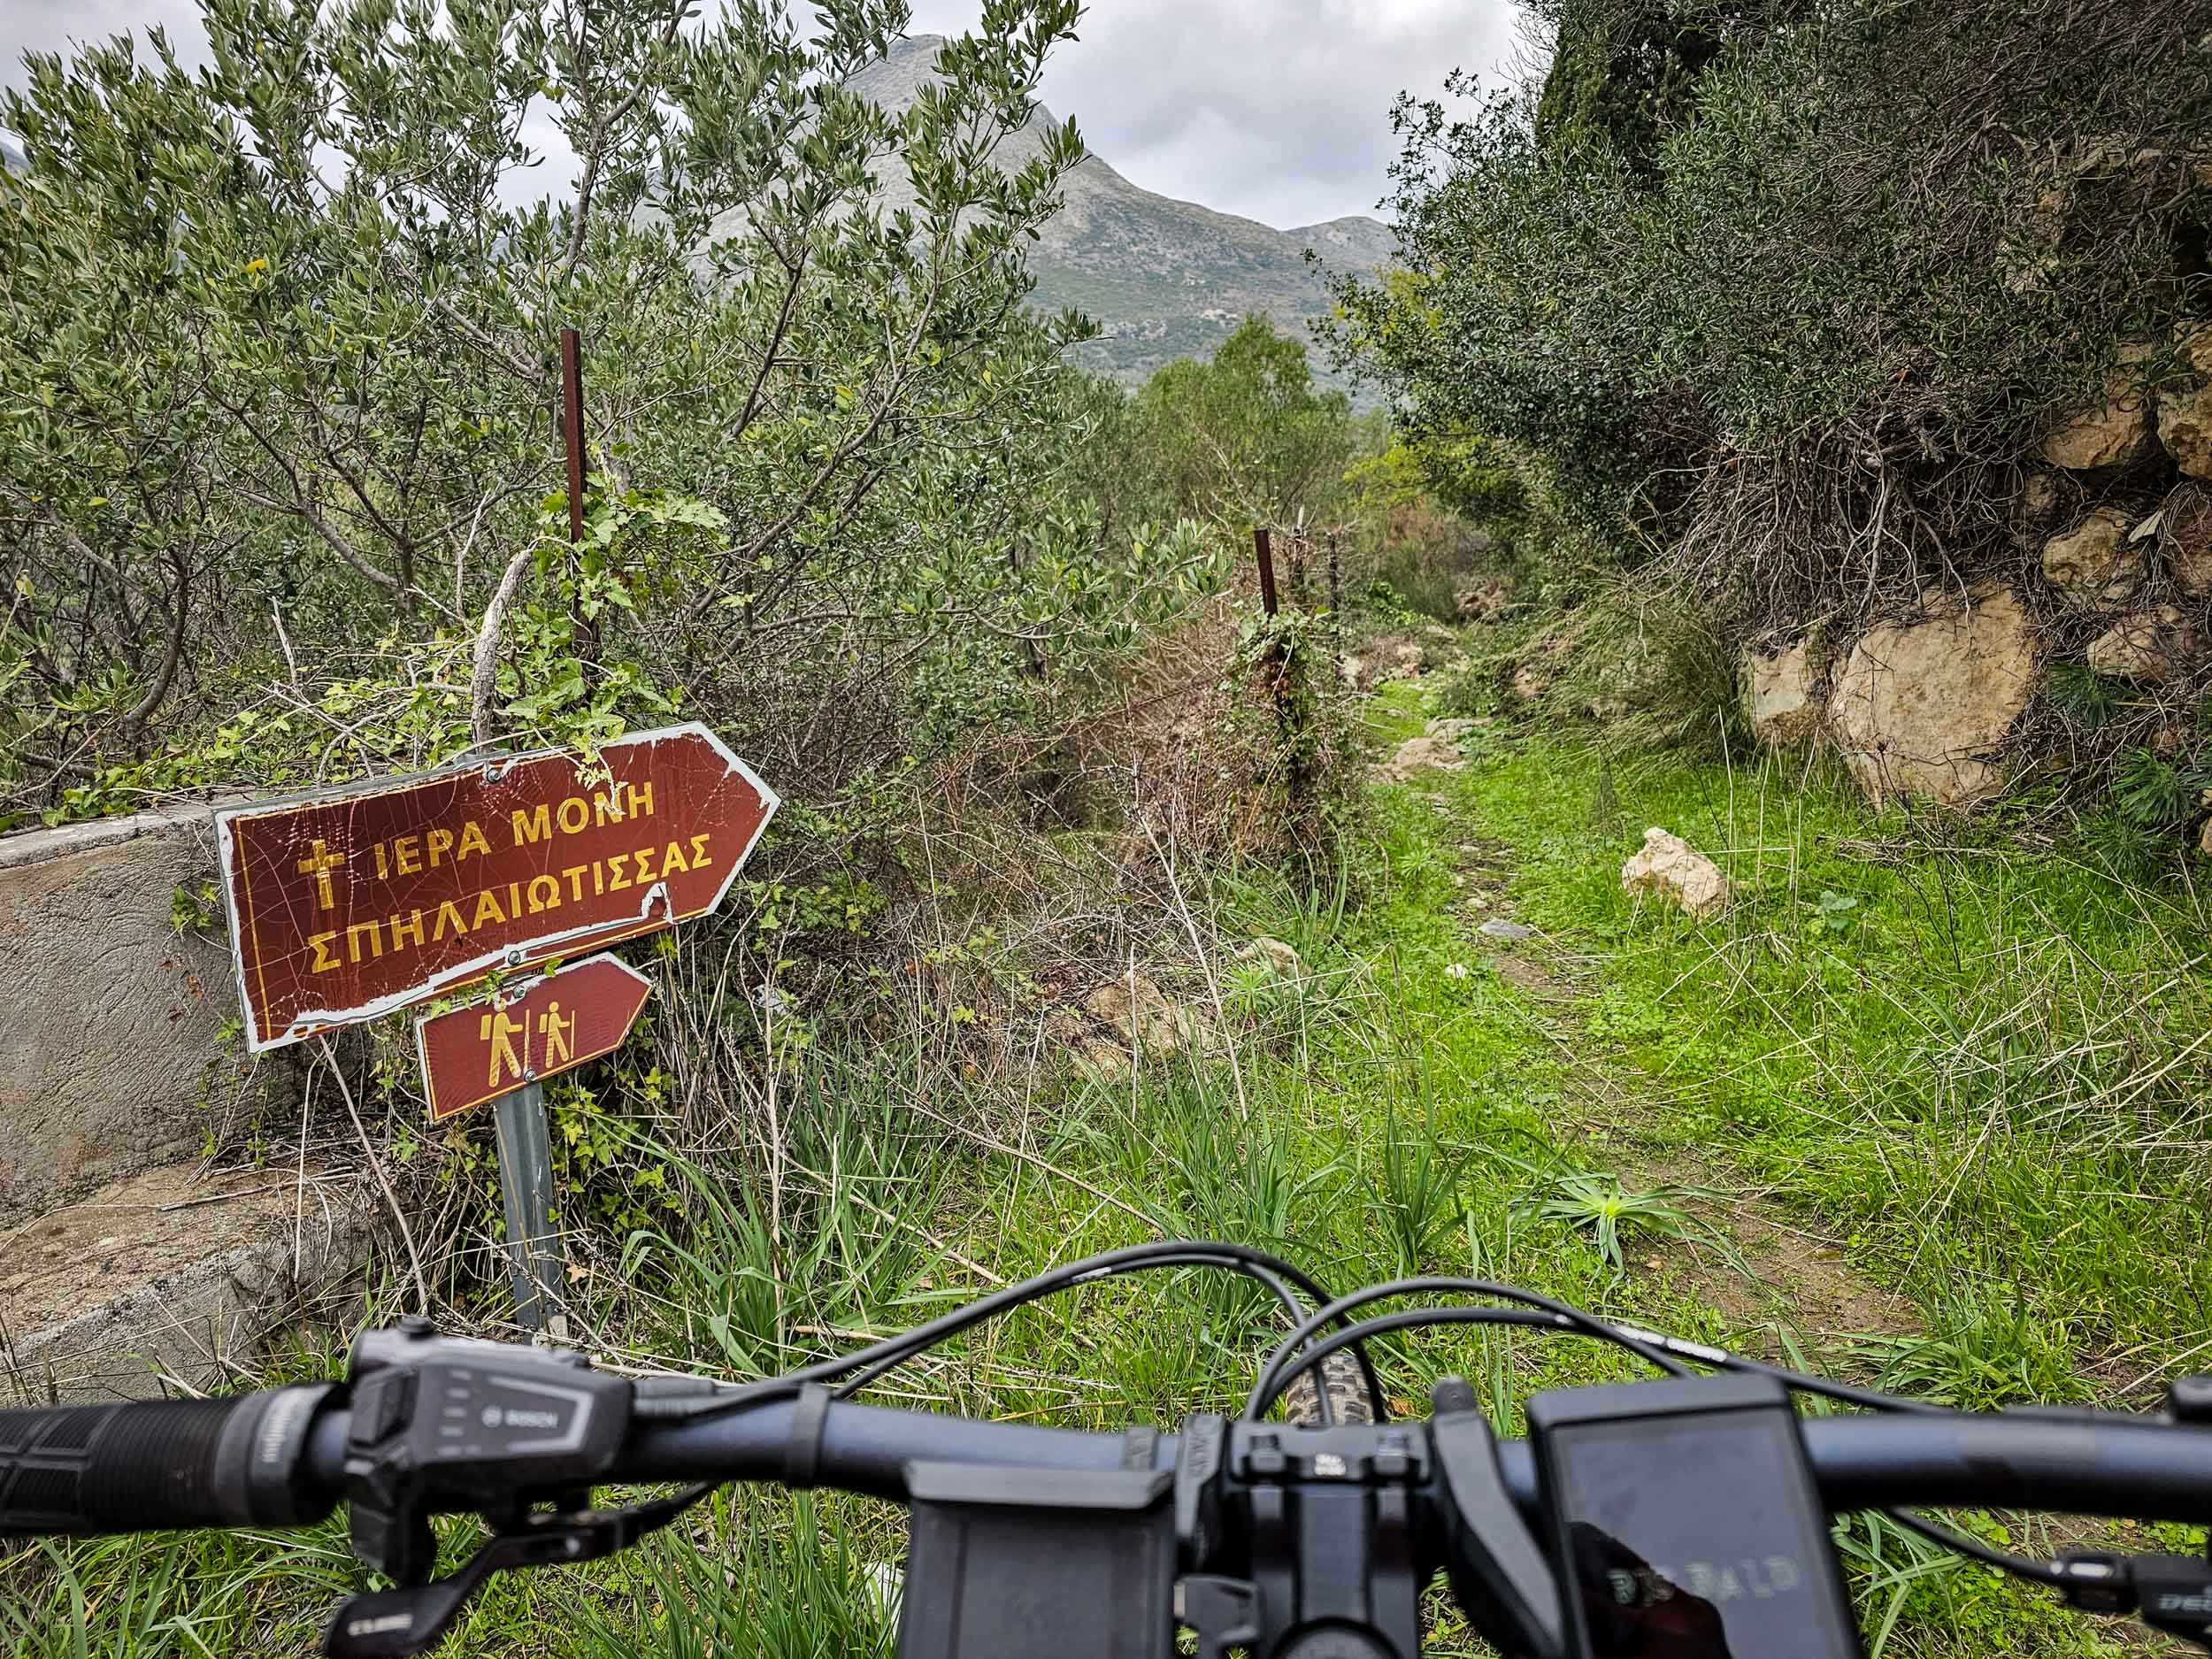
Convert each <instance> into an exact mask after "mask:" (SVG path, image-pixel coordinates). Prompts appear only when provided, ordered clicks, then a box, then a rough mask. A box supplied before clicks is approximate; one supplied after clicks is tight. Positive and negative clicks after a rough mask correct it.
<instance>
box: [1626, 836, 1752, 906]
mask: <svg viewBox="0 0 2212 1659" xmlns="http://www.w3.org/2000/svg"><path fill="white" fill-rule="evenodd" d="M1621 886H1622V887H1624V888H1625V889H1626V890H1627V891H1629V892H1631V893H1637V894H1642V893H1650V894H1655V895H1657V896H1658V897H1660V898H1661V899H1663V900H1665V901H1666V902H1668V903H1670V904H1672V905H1674V906H1675V907H1676V908H1677V909H1678V910H1681V911H1682V912H1683V913H1684V914H1685V915H1687V916H1693V917H1695V918H1697V919H1698V920H1699V921H1705V920H1708V919H1709V918H1713V917H1716V916H1718V915H1719V914H1720V913H1721V912H1722V911H1723V910H1726V909H1727V908H1728V878H1727V877H1726V876H1724V875H1723V874H1722V873H1721V872H1720V866H1719V865H1718V864H1715V863H1714V862H1713V861H1712V860H1711V859H1709V858H1708V857H1707V856H1705V855H1704V854H1703V853H1701V852H1700V851H1698V850H1697V849H1696V848H1694V847H1693V846H1691V845H1690V843H1689V842H1687V841H1684V840H1683V839H1682V838H1681V837H1680V836H1679V835H1670V834H1669V833H1667V832H1666V831H1665V830H1663V829H1661V828H1659V827H1658V826H1653V827H1651V828H1650V829H1647V830H1646V831H1645V832H1644V845H1643V849H1642V850H1641V851H1640V852H1639V853H1637V854H1636V855H1635V856H1633V857H1632V858H1631V859H1630V860H1629V861H1628V862H1627V863H1626V864H1623V865H1622V866H1621Z"/></svg>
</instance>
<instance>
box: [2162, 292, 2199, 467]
mask: <svg viewBox="0 0 2212 1659" xmlns="http://www.w3.org/2000/svg"><path fill="white" fill-rule="evenodd" d="M2177 344H2178V345H2179V347H2180V350H2181V359H2182V363H2183V365H2184V366H2185V367H2186V368H2188V369H2190V370H2192V371H2193V378H2190V379H2187V380H2180V381H2177V382H2176V383H2174V384H2171V385H2169V386H2165V387H2162V388H2160V389H2159V394H2158V441H2159V442H2160V443H2162V444H2163V445H2164V446H2165V449H2166V453H2167V454H2169V455H2170V456H2172V457H2174V465H2177V466H2178V467H2179V468H2180V469H2181V470H2182V471H2183V472H2186V473H2188V474H2189V476H2190V477H2192V478H2212V324H2201V325H2199V326H2197V327H2195V328H2193V329H2189V330H2185V331H2184V333H2183V334H2182V336H2181V338H2180V340H2179V341H2178V342H2177Z"/></svg>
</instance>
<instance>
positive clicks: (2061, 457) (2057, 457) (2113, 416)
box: [2042, 342, 2157, 472]
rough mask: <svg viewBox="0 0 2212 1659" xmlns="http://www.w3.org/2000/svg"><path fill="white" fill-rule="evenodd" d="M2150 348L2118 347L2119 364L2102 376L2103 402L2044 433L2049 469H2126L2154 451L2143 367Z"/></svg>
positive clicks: (2071, 470)
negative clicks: (2114, 467) (2051, 467)
mask: <svg viewBox="0 0 2212 1659" xmlns="http://www.w3.org/2000/svg"><path fill="white" fill-rule="evenodd" d="M2151 355H2152V354H2151V348H2150V347H2149V346H2148V345H2146V344H2143V343H2141V342H2137V343H2135V344H2131V345H2125V346H2123V347H2121V348H2120V360H2119V362H2118V364H2117V365H2116V366H2115V367H2114V368H2113V369H2112V371H2111V372H2110V373H2108V374H2107V375H2106V377H2105V384H2104V396H2103V398H2102V399H2101V401H2099V402H2097V403H2093V404H2090V405H2089V406H2087V407H2085V408H2082V409H2078V410H2075V411H2071V412H2070V413H2069V414H2067V415H2065V416H2064V417H2062V419H2060V420H2059V421H2058V422H2057V424H2056V425H2055V426H2052V428H2051V429H2050V431H2048V432H2047V433H2046V434H2044V438H2043V446H2042V454H2043V458H2044V459H2045V460H2047V461H2048V462H2049V463H2050V464H2051V465H2053V466H2062V467H2065V468H2066V469H2067V470H2068V471H2070V472H2090V471H2093V470H2095V469H2097V468H2101V467H2108V466H2132V465H2134V464H2135V463H2136V462H2138V461H2140V460H2143V459H2145V458H2146V457H2148V456H2149V455H2150V454H2151V452H2152V451H2153V450H2154V449H2156V447H2157V437H2156V434H2154V432H2153V430H2152V422H2151V405H2152V398H2151V395H2150V392H2149V389H2148V388H2147V387H2146V385H2145V383H2144V367H2143V365H2144V364H2145V362H2146V361H2147V359H2148V358H2149V357H2150V356H2151Z"/></svg>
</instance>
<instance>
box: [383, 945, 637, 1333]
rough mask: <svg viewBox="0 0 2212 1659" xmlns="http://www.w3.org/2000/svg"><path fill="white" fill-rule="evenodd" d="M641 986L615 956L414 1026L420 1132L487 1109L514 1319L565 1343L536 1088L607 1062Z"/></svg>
mask: <svg viewBox="0 0 2212 1659" xmlns="http://www.w3.org/2000/svg"><path fill="white" fill-rule="evenodd" d="M652 988H653V986H652V981H651V980H649V979H647V978H646V977H645V976H644V975H643V974H641V973H640V972H638V971H637V970H636V969H634V968H633V967H631V966H630V964H627V963H626V962H624V961H622V960H621V959H620V958H619V957H617V956H591V957H588V958H587V959H586V960H584V961H582V962H579V963H574V964H571V965H570V966H568V967H565V968H562V969H559V970H557V971H556V972H551V973H548V974H545V975H543V976H542V977H541V978H539V979H536V980H534V981H532V982H530V983H528V984H526V985H524V986H521V987H509V988H508V989H506V990H503V992H501V994H500V995H496V996H494V997H492V998H490V999H489V1000H488V1001H486V1002H471V1003H467V1004H465V1006H463V1007H460V1008H456V1009H450V1010H447V1011H446V1012H445V1013H442V1014H431V1015H427V1016H426V1017H425V1018H421V1019H419V1020H417V1021H416V1022H415V1047H416V1050H417V1052H418V1053H419V1055H420V1056H421V1059H422V1076H423V1086H424V1088H425V1091H426V1093H427V1094H428V1095H429V1097H430V1121H431V1122H433V1123H440V1122H442V1121H443V1120H444V1119H446V1118H451V1117H453V1116H455V1115H457V1113H460V1112H465V1111H466V1110H469V1109H470V1108H471V1107H472V1106H480V1105H482V1104H483V1103H484V1102H486V1101H487V1100H488V1101H490V1102H491V1103H492V1111H493V1114H494V1118H495V1123H496V1125H497V1128H498V1132H499V1193H500V1197H501V1199H502V1200H503V1203H504V1205H505V1208H506V1212H507V1265H508V1270H509V1272H510V1273H511V1276H512V1278H513V1280H514V1287H515V1317H516V1318H517V1319H518V1320H519V1321H520V1322H521V1323H522V1324H523V1325H526V1326H527V1327H528V1328H529V1329H531V1330H533V1331H544V1332H547V1333H549V1334H551V1335H552V1336H553V1337H554V1338H555V1339H556V1340H566V1338H567V1334H568V1320H567V1317H566V1316H565V1315H564V1314H563V1313H562V1311H561V1308H562V1304H563V1302H564V1301H565V1297H566V1294H567V1287H568V1278H567V1275H568V1263H567V1256H566V1252H565V1251H564V1250H563V1249H562V1248H561V1235H560V1233H559V1232H558V1231H557V1229H556V1228H555V1226H554V1225H553V1141H552V1136H551V1134H550V1133H549V1129H548V1126H547V1123H546V1110H545V1079H548V1078H549V1077H557V1076H559V1075H560V1074H561V1073H562V1072H564V1071H573V1070H575V1068H576V1067H578V1066H580V1065H583V1064H587V1063H588V1062H590V1061H593V1060H596V1059H598V1058H599V1057H600V1056H602V1055H607V1054H611V1053H613V1052H614V1050H615V1049H616V1048H619V1047H620V1046H621V1044H622V1040H623V1038H625V1037H626V1036H627V1035H628V1034H629V1032H630V1027H631V1026H632V1025H635V1024H636V1023H637V1017H638V1012H639V1010H641V1009H642V1008H643V1007H644V1006H645V999H646V997H647V996H648V995H649V994H650V993H651V991H652Z"/></svg>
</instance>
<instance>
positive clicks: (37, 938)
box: [0, 806, 299, 1223]
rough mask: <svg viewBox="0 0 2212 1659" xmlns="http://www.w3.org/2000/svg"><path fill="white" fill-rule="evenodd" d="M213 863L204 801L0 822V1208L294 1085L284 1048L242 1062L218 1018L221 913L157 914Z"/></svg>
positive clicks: (294, 1072)
mask: <svg viewBox="0 0 2212 1659" xmlns="http://www.w3.org/2000/svg"><path fill="white" fill-rule="evenodd" d="M214 874H215V836H214V829H213V826H212V823H211V819H210V816H209V811H208V809H207V808H206V807H205V806H193V807H188V808H180V809H175V810H166V811H160V812H147V813H142V814H139V815H137V816H135V817H133V818H111V819H107V820H104V821H103V822H100V823H96V824H85V825H73V826H67V827H65V828H62V829H56V830H36V831H32V832H30V833H25V834H18V835H11V836H7V837H4V838H0V972H4V974H5V980H4V989H0V1223H5V1222H8V1221H11V1220H15V1219H20V1218H22V1217H30V1216H37V1215H42V1214H43V1213H45V1212H46V1211H47V1210H50V1209H52V1208H54V1207H55V1206H56V1205H58V1204H61V1203H65V1202H68V1201H69V1200H71V1199H73V1198H78V1197H81V1196H83V1195H84V1194H86V1193H88V1192H89V1191H90V1190H91V1189H92V1188H94V1187H98V1186H100V1185H102V1184H104V1183H105V1182H109V1181H113V1180H115V1179H119V1178H121V1177H124V1176H127V1175H131V1174H134V1173H136V1172H137V1171H141V1170H144V1169H148V1168H150V1167H151V1166H153V1165H154V1164H158V1163H161V1162H164V1161H165V1160H171V1159H175V1158H178V1157H180V1156H193V1155H196V1153H198V1152H199V1151H200V1150H201V1148H203V1147H204V1146H205V1145H206V1144H207V1142H208V1140H209V1137H210V1132H211V1130H215V1129H219V1128H220V1127H221V1126H222V1125H223V1124H224V1122H225V1120H226V1118H228V1119H229V1121H231V1122H233V1123H234V1122H236V1121H237V1119H236V1118H235V1116H234V1115H235V1114H239V1113H247V1114H252V1113H257V1112H261V1111H265V1110H269V1109H270V1108H271V1106H272V1105H273V1104H274V1103H276V1102H283V1101H286V1100H294V1099H296V1098H297V1094H296V1090H297V1079H298V1075H299V1073H298V1062H297V1061H296V1060H295V1059H292V1058H289V1057H288V1056H274V1057H273V1059H265V1060H264V1061H263V1062H262V1063H261V1064H259V1065H257V1066H256V1065H251V1064H248V1063H247V1056H246V1054H245V1049H244V1046H243V1044H242V1042H239V1041H236V1040H231V1041H225V1040H224V1039H223V1038H222V1037H221V1035H220V1033H221V1032H222V1029H223V1026H224V1025H225V1023H226V1022H227V1021H229V1020H232V1019H234V1018H236V1016H237V1013H238V996H237V991H236V988H235V986H234V979H233V975H232V971H231V965H230V948H229V944H228V942H227V940H226V939H225V938H224V937H223V934H222V932H221V929H220V927H219V926H218V927H217V928H215V929H214V930H212V931H211V933H204V934H203V933H190V932H188V933H186V934H185V935H183V936H181V937H180V936H179V934H178V933H177V932H176V929H175V926H174V924H173V920H172V904H173V899H174V895H175V894H176V891H177V889H178V887H180V886H182V887H186V888H188V890H190V891H193V892H197V891H198V890H199V889H200V888H201V887H202V886H203V885H204V883H207V882H209V881H211V880H212V879H214Z"/></svg>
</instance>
